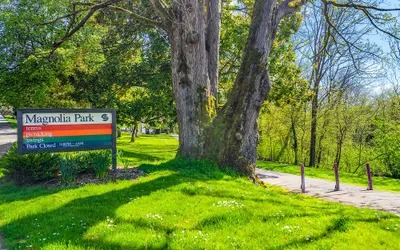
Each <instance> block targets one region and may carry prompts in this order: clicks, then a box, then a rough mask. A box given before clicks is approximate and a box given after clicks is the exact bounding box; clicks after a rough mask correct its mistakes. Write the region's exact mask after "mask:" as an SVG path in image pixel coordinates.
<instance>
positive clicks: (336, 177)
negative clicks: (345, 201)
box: [333, 163, 340, 191]
mask: <svg viewBox="0 0 400 250" xmlns="http://www.w3.org/2000/svg"><path fill="white" fill-rule="evenodd" d="M333 168H334V170H335V180H336V185H335V191H339V190H340V187H339V167H338V164H337V163H335V164H334V165H333Z"/></svg>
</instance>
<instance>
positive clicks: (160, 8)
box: [150, 0, 172, 27]
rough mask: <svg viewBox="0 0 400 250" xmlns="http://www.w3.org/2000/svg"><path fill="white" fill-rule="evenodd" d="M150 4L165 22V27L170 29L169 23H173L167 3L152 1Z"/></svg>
mask: <svg viewBox="0 0 400 250" xmlns="http://www.w3.org/2000/svg"><path fill="white" fill-rule="evenodd" d="M150 4H151V6H152V8H153V9H154V11H155V12H156V13H157V15H158V16H159V17H160V18H161V20H162V21H163V23H164V25H165V27H169V23H170V22H171V20H172V18H171V16H170V15H169V13H168V7H167V6H166V5H165V3H161V2H160V0H150Z"/></svg>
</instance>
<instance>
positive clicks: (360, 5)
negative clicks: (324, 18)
mask: <svg viewBox="0 0 400 250" xmlns="http://www.w3.org/2000/svg"><path fill="white" fill-rule="evenodd" d="M322 2H324V3H326V4H330V5H333V6H336V7H341V8H354V9H365V10H368V9H370V10H376V11H383V12H393V11H400V8H391V9H386V8H378V7H376V6H371V5H362V4H355V3H337V2H332V1H326V0H322Z"/></svg>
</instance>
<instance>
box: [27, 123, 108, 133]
mask: <svg viewBox="0 0 400 250" xmlns="http://www.w3.org/2000/svg"><path fill="white" fill-rule="evenodd" d="M111 126H112V125H111V124H71V125H46V126H45V125H40V126H39V125H24V126H22V129H23V131H24V132H38V131H55V130H81V129H86V130H88V129H107V128H109V129H111Z"/></svg>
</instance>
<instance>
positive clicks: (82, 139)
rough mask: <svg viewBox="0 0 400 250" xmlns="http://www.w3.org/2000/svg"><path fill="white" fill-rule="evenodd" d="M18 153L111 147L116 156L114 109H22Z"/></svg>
mask: <svg viewBox="0 0 400 250" xmlns="http://www.w3.org/2000/svg"><path fill="white" fill-rule="evenodd" d="M17 121H18V152H19V153H20V154H29V153H37V152H71V151H82V150H94V149H112V150H113V167H114V166H115V164H116V163H115V158H116V157H115V155H116V113H115V110H114V109H19V110H18V112H17Z"/></svg>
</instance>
